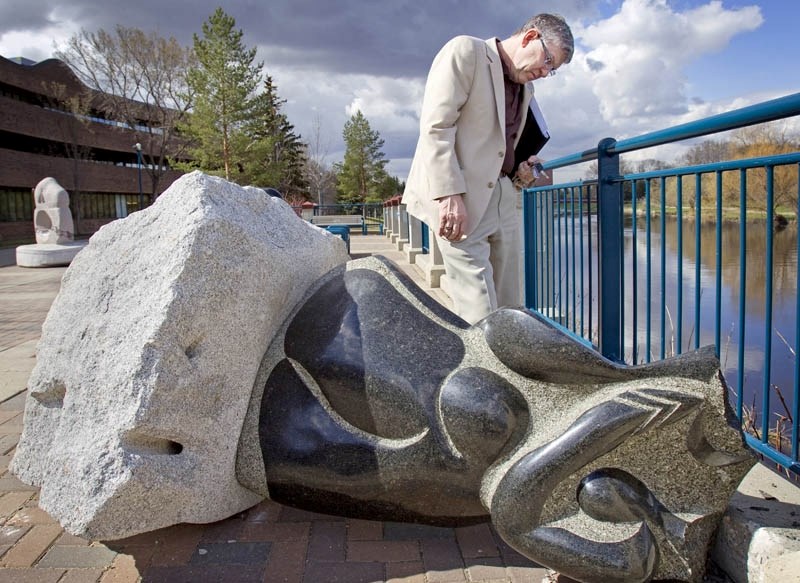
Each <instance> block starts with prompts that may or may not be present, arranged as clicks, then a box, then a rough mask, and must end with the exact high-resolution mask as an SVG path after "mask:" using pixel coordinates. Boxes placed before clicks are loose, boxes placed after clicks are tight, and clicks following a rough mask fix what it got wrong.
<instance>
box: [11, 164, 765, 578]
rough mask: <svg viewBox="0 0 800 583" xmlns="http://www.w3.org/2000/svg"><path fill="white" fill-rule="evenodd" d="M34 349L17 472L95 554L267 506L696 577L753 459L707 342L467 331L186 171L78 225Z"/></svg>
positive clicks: (591, 572)
mask: <svg viewBox="0 0 800 583" xmlns="http://www.w3.org/2000/svg"><path fill="white" fill-rule="evenodd" d="M298 266H302V267H298ZM38 357H39V359H38V362H37V366H36V368H35V369H34V371H33V374H32V376H31V380H30V383H29V389H30V393H29V396H28V401H27V404H26V411H25V423H24V431H23V434H22V437H21V439H20V442H19V445H18V447H17V451H16V454H15V457H14V460H13V462H12V471H13V472H14V473H15V474H17V475H18V476H19V477H20V478H21V479H22V480H24V481H26V482H29V483H33V484H36V485H39V486H41V494H40V505H41V506H42V508H43V509H44V510H46V511H47V512H49V513H50V514H52V515H53V516H54V517H55V518H57V519H58V520H59V521H61V523H62V524H63V525H64V526H65V528H67V529H68V530H69V531H70V532H72V533H74V534H78V535H81V536H86V537H89V538H99V539H108V538H121V537H126V536H130V535H133V534H135V533H138V532H142V531H146V530H152V529H156V528H160V527H163V526H167V525H170V524H174V523H177V522H211V521H215V520H218V519H221V518H224V517H225V516H229V515H231V514H234V513H236V512H238V511H241V510H243V509H245V508H247V507H248V506H250V505H252V504H254V503H256V502H257V501H259V500H260V499H262V498H263V497H270V498H272V499H274V500H276V501H278V502H281V503H284V504H289V505H293V506H297V507H301V508H305V509H309V510H315V511H319V512H327V513H332V514H339V515H345V516H354V517H360V518H370V519H386V520H394V521H408V522H417V523H426V524H434V525H463V524H474V523H477V522H485V521H491V522H492V523H493V524H494V526H495V528H496V530H497V532H498V533H499V534H500V535H501V536H502V537H503V538H504V539H505V540H506V541H507V542H508V543H509V544H510V545H511V546H512V547H514V548H515V549H517V550H518V551H520V552H521V553H523V554H525V555H526V556H528V557H530V558H531V559H533V560H535V561H537V562H539V563H541V564H543V565H546V566H548V567H550V568H552V569H555V570H557V571H560V572H562V573H564V574H566V575H569V576H571V577H573V578H575V579H577V580H579V581H585V582H606V581H625V582H644V581H649V580H651V579H676V580H683V581H700V580H701V579H702V575H703V571H704V567H705V562H706V557H707V553H708V547H709V543H710V540H711V538H712V535H713V533H714V530H715V528H716V526H717V524H718V522H719V519H720V518H721V516H722V513H723V512H724V510H725V509H726V507H727V504H728V501H729V499H730V496H731V494H732V492H733V491H734V490H735V489H736V486H737V485H738V483H739V482H740V480H741V479H742V477H743V476H744V475H745V473H746V472H747V471H748V470H749V468H750V467H751V466H752V464H753V462H754V460H753V457H752V456H751V455H749V454H748V453H747V450H746V448H745V446H744V444H743V440H742V435H741V432H740V430H739V429H738V425H737V423H736V420H735V419H734V417H733V415H732V414H731V411H730V410H729V408H728V406H727V402H726V398H725V393H726V391H725V388H724V381H723V380H722V377H721V376H720V374H719V371H718V366H719V365H718V362H717V359H716V358H715V356H714V354H713V351H710V350H701V351H697V352H693V353H688V354H685V355H682V356H680V357H677V358H674V359H671V360H667V361H662V362H658V363H653V364H650V365H642V366H637V367H625V366H619V365H616V364H614V363H611V362H609V361H607V360H605V359H603V358H602V357H600V356H598V355H597V354H596V353H595V352H594V351H592V350H590V349H589V348H587V347H585V346H584V345H582V344H580V343H578V342H577V341H575V340H574V339H573V338H571V337H568V336H567V335H565V334H563V333H562V332H560V331H559V330H557V329H555V328H553V327H552V326H550V325H549V324H547V323H546V322H545V321H544V320H541V319H539V318H538V317H536V316H535V315H534V314H532V313H531V312H528V311H526V310H521V309H502V310H499V311H497V312H494V313H493V314H491V315H489V316H488V317H487V318H485V319H484V320H483V321H481V322H479V323H478V324H476V325H475V326H469V325H468V324H466V323H465V322H464V321H462V320H461V319H459V318H458V317H457V316H455V315H454V314H452V313H451V312H449V311H447V310H446V309H444V308H442V307H441V306H440V305H439V304H437V303H436V302H434V301H433V300H432V299H430V298H429V297H428V296H427V295H426V294H424V293H423V292H422V291H421V290H420V289H419V288H417V287H416V286H415V285H414V284H413V283H412V282H411V281H410V280H409V279H408V278H406V277H405V276H404V275H403V274H402V273H401V272H400V271H399V270H397V269H396V268H394V267H393V266H392V265H391V264H389V263H388V262H386V261H384V260H381V259H379V258H367V259H360V260H356V261H347V255H346V253H345V251H344V244H343V243H342V242H341V240H339V239H338V238H337V237H334V236H333V235H331V234H330V233H327V232H326V231H324V230H322V229H318V228H316V227H314V226H312V225H310V224H309V223H307V222H306V221H303V220H302V219H300V218H298V217H297V216H296V215H295V214H294V212H293V211H292V210H291V208H290V207H289V206H288V205H287V204H286V203H284V202H283V201H281V200H277V199H273V198H270V197H269V196H268V195H266V194H265V193H264V192H263V191H261V190H258V189H254V188H241V187H238V186H236V185H232V184H230V183H227V182H225V181H223V180H221V179H216V178H210V177H207V176H204V175H201V174H198V173H193V174H189V175H187V176H184V177H183V178H181V179H180V180H178V181H177V182H176V183H175V184H174V185H173V186H172V187H171V188H170V189H169V190H168V191H167V192H166V193H165V194H164V195H162V196H161V197H160V198H159V199H158V201H157V202H156V204H155V205H153V206H152V207H150V208H149V209H147V210H145V211H142V212H140V213H136V214H134V215H132V216H131V217H129V218H127V219H125V220H122V221H117V222H115V223H113V224H112V225H110V226H108V227H105V228H104V229H102V230H101V231H100V232H98V234H97V235H95V237H94V238H93V239H92V244H91V245H90V246H89V248H88V249H87V251H86V253H84V254H82V255H81V256H80V257H79V258H78V259H77V260H76V261H75V262H74V263H73V265H72V266H71V267H70V269H69V270H68V271H67V273H66V275H65V277H64V280H63V285H62V289H61V293H60V294H59V296H58V298H57V299H56V301H55V302H54V304H53V307H52V309H51V311H50V314H49V315H48V318H47V320H46V322H45V324H44V328H43V334H42V340H41V343H40V345H39V354H38Z"/></svg>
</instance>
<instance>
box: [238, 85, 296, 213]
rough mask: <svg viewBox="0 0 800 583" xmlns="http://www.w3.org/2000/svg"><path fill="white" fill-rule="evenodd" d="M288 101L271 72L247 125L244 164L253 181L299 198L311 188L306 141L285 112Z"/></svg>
mask: <svg viewBox="0 0 800 583" xmlns="http://www.w3.org/2000/svg"><path fill="white" fill-rule="evenodd" d="M284 103H286V100H285V99H280V98H279V97H278V93H277V89H276V87H275V84H274V83H273V81H272V77H270V76H269V75H267V77H266V80H265V82H264V92H263V93H261V94H260V95H258V97H256V99H255V101H254V108H253V116H252V118H251V120H250V121H249V122H248V123H247V124H246V126H245V128H244V134H245V136H246V139H247V142H248V144H247V146H246V147H245V151H244V155H243V157H242V161H241V162H240V164H241V166H242V168H243V172H244V176H245V180H246V181H247V182H248V183H249V184H253V185H256V186H272V187H274V188H277V189H278V190H280V191H281V192H282V193H283V194H284V195H285V196H288V197H291V198H297V197H298V196H304V195H305V194H306V192H307V191H308V182H307V180H306V177H305V175H304V172H303V169H304V166H305V163H306V162H305V144H303V142H301V140H300V136H298V135H297V134H295V133H294V126H293V125H292V124H291V123H289V119H288V118H287V117H286V115H285V114H283V113H282V112H281V107H282V106H283V104H284Z"/></svg>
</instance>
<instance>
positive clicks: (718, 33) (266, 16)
mask: <svg viewBox="0 0 800 583" xmlns="http://www.w3.org/2000/svg"><path fill="white" fill-rule="evenodd" d="M217 5H222V7H223V9H224V10H225V11H226V12H228V13H229V14H230V15H232V16H233V17H234V18H235V19H236V21H237V26H239V27H240V28H241V29H242V30H243V31H244V33H245V42H246V43H247V44H248V45H249V46H256V47H258V50H259V52H258V55H259V59H261V60H263V61H264V63H265V72H267V73H269V74H270V75H271V76H272V77H273V80H274V81H275V82H276V84H277V88H278V92H279V94H280V95H281V97H283V98H284V99H286V100H287V103H286V106H285V112H286V113H287V115H288V116H289V119H290V121H291V122H292V123H293V124H294V125H295V128H296V129H297V131H298V132H299V133H300V134H301V135H302V136H303V137H309V138H310V136H311V135H312V133H313V127H314V125H315V120H317V119H318V120H319V126H320V133H321V134H322V136H321V137H322V141H323V143H326V144H328V147H327V152H328V158H327V161H328V162H329V163H332V162H335V161H337V160H339V159H341V156H342V154H343V143H342V139H341V132H342V128H343V126H344V123H345V121H346V120H347V119H348V118H349V116H350V115H352V113H354V112H355V111H356V110H357V109H358V110H361V111H362V113H363V114H364V115H365V116H366V117H367V119H368V120H369V121H370V124H371V125H372V127H373V129H376V130H378V131H379V132H380V134H381V136H382V137H383V139H384V140H385V146H384V153H385V154H386V156H387V158H389V159H390V163H389V166H388V168H389V170H390V171H391V172H392V173H394V174H395V175H397V176H398V177H400V178H401V179H404V178H405V175H406V173H407V171H408V167H409V165H410V159H411V156H412V155H413V150H414V144H415V143H416V139H417V135H418V131H419V128H418V112H419V107H420V103H421V100H422V90H423V86H424V82H425V76H426V74H427V70H428V66H429V65H430V62H431V60H432V59H433V57H434V55H435V54H436V51H437V50H438V49H439V48H440V47H441V46H442V45H443V44H444V43H445V42H446V41H447V40H448V39H449V38H451V37H453V36H455V35H458V34H471V35H474V36H478V37H481V38H487V37H490V36H498V37H500V38H501V39H502V38H505V37H507V36H509V35H510V34H511V33H512V32H513V30H515V29H516V28H517V27H518V26H519V25H520V24H522V22H524V21H525V20H526V19H527V18H528V17H529V16H531V15H532V14H535V13H537V12H546V11H548V10H552V11H556V12H559V13H561V14H563V15H564V16H565V17H566V18H567V20H568V21H569V22H570V23H571V25H572V27H573V31H574V32H575V35H576V38H577V50H576V54H575V58H574V59H573V62H572V63H570V64H569V65H567V66H565V67H563V68H562V70H561V71H559V74H558V75H557V76H555V77H551V78H546V79H541V80H538V81H537V82H536V83H535V86H536V96H537V99H538V101H539V103H540V105H541V107H542V109H543V111H544V113H545V116H546V118H547V121H548V124H549V126H550V129H551V133H552V134H553V139H552V140H551V141H550V143H549V144H548V146H547V147H546V149H545V150H544V151H543V152H542V154H543V156H544V157H546V158H556V157H560V156H563V155H567V154H570V153H573V152H575V151H578V150H584V149H586V148H590V147H592V146H594V145H596V144H597V142H598V141H599V140H600V139H602V138H604V137H607V136H612V137H615V138H618V139H619V138H624V137H631V136H635V135H638V134H641V133H644V132H648V131H653V130H658V129H662V128H664V127H668V126H670V125H674V124H678V123H684V122H686V121H690V120H692V119H698V118H700V117H705V116H708V115H713V114H716V113H720V112H723V111H728V110H730V109H734V108H738V107H743V106H746V105H750V104H752V103H756V102H759V101H764V100H767V99H772V98H775V97H779V96H783V95H787V94H790V93H796V92H798V91H800V66H798V65H797V63H796V61H797V58H798V57H797V56H798V55H800V41H798V40H797V38H798V33H797V28H798V25H800V2H798V0H752V1H747V0H558V1H555V0H551V1H550V2H542V1H538V0H526V1H524V0H480V1H478V0H428V1H426V2H420V1H419V0H394V1H393V2H391V3H386V2H378V1H376V0H268V1H265V2H253V1H252V0H229V1H227V2H226V1H222V2H220V0H173V1H171V2H164V1H163V0H137V2H135V3H134V2H129V1H127V0H126V1H123V0H70V1H69V2H67V3H59V4H57V5H56V6H55V7H54V6H53V3H52V2H50V1H49V0H3V1H2V2H0V55H3V56H6V57H14V56H20V55H22V56H27V57H29V58H31V59H34V60H41V59H44V58H47V57H49V56H51V55H52V53H53V49H54V45H57V44H59V43H63V41H64V40H66V39H67V38H69V36H70V35H72V34H74V33H75V32H76V31H78V30H80V29H81V28H84V29H86V30H90V31H96V30H98V29H99V28H104V29H106V30H113V28H114V26H115V25H117V24H119V23H121V24H124V25H126V26H132V27H138V28H141V29H143V30H145V31H148V32H149V31H152V30H155V31H157V32H159V34H161V35H163V36H174V37H176V38H177V39H178V40H179V41H180V42H182V43H184V44H187V45H189V44H191V41H192V34H193V33H196V32H199V30H200V27H201V25H202V23H203V21H204V20H205V19H206V18H207V17H208V16H209V15H210V14H211V13H212V12H213V10H214V9H215V8H216V6H217ZM791 123H793V124H794V125H793V126H790V129H798V128H797V122H796V120H794V121H793V122H791ZM685 147H687V145H683V146H673V147H671V148H666V149H664V150H660V151H658V152H655V153H654V152H644V153H642V154H641V155H642V156H654V157H660V158H662V159H670V157H675V156H677V155H680V153H681V151H682V149H685ZM557 178H559V179H560V178H561V176H558V177H557Z"/></svg>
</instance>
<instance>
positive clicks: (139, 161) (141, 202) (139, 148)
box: [133, 142, 144, 210]
mask: <svg viewBox="0 0 800 583" xmlns="http://www.w3.org/2000/svg"><path fill="white" fill-rule="evenodd" d="M133 149H134V150H136V165H137V166H138V167H139V210H142V208H143V207H144V197H143V196H142V145H141V144H140V143H139V142H136V143H135V144H134V145H133Z"/></svg>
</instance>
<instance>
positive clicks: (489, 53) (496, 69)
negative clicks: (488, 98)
mask: <svg viewBox="0 0 800 583" xmlns="http://www.w3.org/2000/svg"><path fill="white" fill-rule="evenodd" d="M486 59H487V61H488V63H489V70H490V71H491V73H492V87H493V88H494V103H495V106H496V107H497V121H498V122H499V123H500V127H501V128H505V119H506V92H505V89H504V87H503V64H502V63H501V62H500V54H499V53H498V52H497V39H496V38H495V37H492V38H488V39H486Z"/></svg>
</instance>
